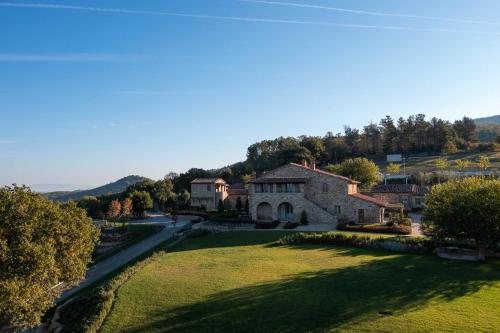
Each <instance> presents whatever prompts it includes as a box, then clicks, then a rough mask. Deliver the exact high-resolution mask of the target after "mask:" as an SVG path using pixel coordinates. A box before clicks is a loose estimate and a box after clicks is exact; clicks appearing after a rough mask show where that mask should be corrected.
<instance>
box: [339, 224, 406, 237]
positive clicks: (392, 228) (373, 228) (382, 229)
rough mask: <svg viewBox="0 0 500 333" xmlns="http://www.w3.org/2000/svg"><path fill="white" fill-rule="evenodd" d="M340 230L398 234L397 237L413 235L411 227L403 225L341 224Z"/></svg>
mask: <svg viewBox="0 0 500 333" xmlns="http://www.w3.org/2000/svg"><path fill="white" fill-rule="evenodd" d="M337 229H338V230H345V231H360V232H373V233H379V234H388V233H390V234H397V235H409V234H411V225H401V224H393V225H387V224H380V223H375V224H357V223H339V224H338V225H337Z"/></svg>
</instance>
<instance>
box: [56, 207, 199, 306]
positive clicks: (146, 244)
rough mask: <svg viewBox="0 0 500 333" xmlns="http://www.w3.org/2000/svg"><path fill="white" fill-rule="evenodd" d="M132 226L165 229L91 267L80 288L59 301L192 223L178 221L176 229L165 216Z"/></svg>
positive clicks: (158, 216) (69, 290)
mask: <svg viewBox="0 0 500 333" xmlns="http://www.w3.org/2000/svg"><path fill="white" fill-rule="evenodd" d="M131 224H151V225H164V226H165V228H163V229H162V230H161V231H160V232H159V233H157V234H155V235H153V236H150V237H148V238H146V239H144V240H143V241H141V242H139V243H137V244H134V245H132V246H130V247H128V248H126V249H124V250H123V251H120V252H118V253H117V254H116V255H114V256H112V257H109V258H107V259H104V260H103V261H100V262H98V263H97V264H95V265H93V266H91V267H90V268H89V269H88V270H87V274H86V275H85V279H84V280H83V281H82V282H80V284H79V285H78V286H76V287H74V288H71V289H68V290H66V291H65V292H63V294H62V295H61V297H60V298H59V299H58V301H62V300H64V299H66V298H68V297H69V296H71V295H73V294H75V293H76V292H78V291H80V290H81V289H83V288H85V287H88V286H89V285H91V284H92V283H94V282H97V281H99V280H100V279H102V278H103V277H105V276H106V275H107V274H109V273H111V272H113V271H115V270H117V269H118V268H120V267H122V266H124V265H125V264H127V263H128V262H129V261H131V260H133V259H135V258H137V257H138V256H140V255H141V254H143V253H144V252H147V251H149V250H150V249H152V248H154V247H155V246H157V245H159V244H161V243H163V242H164V241H167V240H169V239H170V238H172V236H173V235H174V234H175V233H176V232H178V231H180V230H181V229H183V228H186V227H188V226H189V225H190V222H189V221H185V220H178V221H177V224H176V226H175V227H174V226H173V225H172V220H171V219H169V218H168V217H166V216H164V215H152V216H151V217H150V218H148V219H145V220H140V221H134V222H131Z"/></svg>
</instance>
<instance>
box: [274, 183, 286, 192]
mask: <svg viewBox="0 0 500 333" xmlns="http://www.w3.org/2000/svg"><path fill="white" fill-rule="evenodd" d="M283 190H284V186H283V184H276V193H282V192H283Z"/></svg>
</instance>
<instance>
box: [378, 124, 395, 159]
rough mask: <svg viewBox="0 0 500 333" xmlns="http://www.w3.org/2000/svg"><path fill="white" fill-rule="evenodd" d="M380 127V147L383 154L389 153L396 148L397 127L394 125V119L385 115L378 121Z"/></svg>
mask: <svg viewBox="0 0 500 333" xmlns="http://www.w3.org/2000/svg"><path fill="white" fill-rule="evenodd" d="M380 127H381V129H382V149H383V151H384V153H385V154H391V153H394V152H396V150H397V140H398V129H397V128H396V126H395V125H394V120H393V119H392V118H391V117H390V116H386V117H385V118H384V119H382V120H381V121H380Z"/></svg>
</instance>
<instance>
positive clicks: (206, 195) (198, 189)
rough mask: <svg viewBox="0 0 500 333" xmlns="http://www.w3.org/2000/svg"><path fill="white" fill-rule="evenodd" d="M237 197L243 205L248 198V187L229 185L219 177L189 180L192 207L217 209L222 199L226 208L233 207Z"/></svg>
mask: <svg viewBox="0 0 500 333" xmlns="http://www.w3.org/2000/svg"><path fill="white" fill-rule="evenodd" d="M238 198H240V200H241V204H242V207H244V205H245V203H246V201H247V200H248V189H246V188H245V187H244V186H234V187H230V186H229V184H227V183H226V182H225V181H224V180H223V179H221V178H197V179H195V180H193V181H192V182H191V206H192V207H198V208H202V209H206V210H208V211H210V210H217V208H218V206H219V201H220V200H222V203H223V204H224V206H225V207H226V208H227V209H234V208H236V204H237V201H238Z"/></svg>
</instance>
